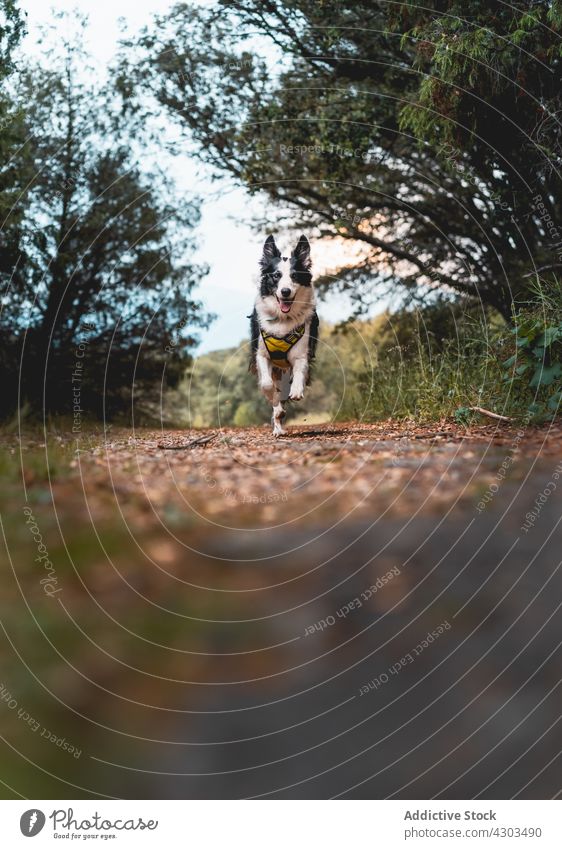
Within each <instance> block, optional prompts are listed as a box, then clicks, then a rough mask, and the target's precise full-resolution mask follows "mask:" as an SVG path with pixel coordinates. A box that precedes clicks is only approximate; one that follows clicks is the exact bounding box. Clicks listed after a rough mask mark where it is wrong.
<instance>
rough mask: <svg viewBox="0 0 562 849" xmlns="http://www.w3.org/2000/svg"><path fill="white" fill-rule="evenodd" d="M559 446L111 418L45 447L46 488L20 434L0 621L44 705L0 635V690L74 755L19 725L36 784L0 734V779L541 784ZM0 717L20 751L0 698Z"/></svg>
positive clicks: (510, 436) (190, 788) (239, 791)
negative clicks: (278, 432)
mask: <svg viewBox="0 0 562 849" xmlns="http://www.w3.org/2000/svg"><path fill="white" fill-rule="evenodd" d="M206 437H212V439H210V440H209V441H207V442H205V443H204V444H201V443H200V444H199V445H197V446H194V447H191V448H185V447H183V448H182V447H181V446H184V445H185V444H186V443H189V442H190V441H191V440H194V439H205V438H206ZM560 437H561V431H560V427H559V426H558V425H556V426H554V427H537V428H527V429H526V430H524V431H523V430H521V431H519V430H518V429H517V428H513V427H505V425H501V426H495V425H482V426H479V427H471V428H468V429H464V428H459V427H456V426H454V425H452V424H450V423H443V424H440V425H438V426H432V427H423V428H421V427H416V426H413V425H405V424H397V423H392V422H390V423H389V422H385V423H379V424H362V423H357V422H351V423H346V424H339V423H338V424H334V425H330V426H314V427H306V428H305V427H296V426H295V427H292V428H290V429H289V434H288V435H287V436H286V437H284V438H283V439H280V440H273V438H272V436H271V434H270V432H269V428H265V427H264V428H245V429H231V428H225V429H223V430H220V431H219V430H199V431H189V432H188V431H180V430H168V431H165V432H161V431H154V430H150V429H142V430H137V431H135V432H134V433H133V432H132V431H131V430H127V429H122V428H116V427H113V428H111V429H110V431H109V433H107V434H106V436H105V438H104V437H103V435H100V434H99V433H98V434H93V433H92V434H90V435H88V434H87V433H84V434H83V435H81V436H80V439H79V446H80V452H79V454H78V455H76V454H75V453H74V442H75V436H73V435H72V434H70V433H64V432H61V433H59V434H58V436H56V437H55V443H56V445H58V446H59V447H58V448H56V447H55V448H53V443H52V438H51V439H50V440H49V443H48V446H47V449H48V453H49V466H50V471H49V477H50V480H45V477H44V472H42V471H41V467H40V465H39V463H38V461H37V457H36V454H37V451H38V450H43V451H44V450H45V446H44V445H43V446H41V444H40V443H39V440H38V439H37V435H36V434H35V435H34V436H30V437H29V438H25V439H22V441H21V445H20V446H19V447H21V449H22V457H23V466H24V478H25V481H26V487H27V501H26V502H24V501H23V499H22V494H21V480H19V482H17V483H16V482H14V483H8V484H7V485H6V487H5V489H4V490H3V491H2V492H1V493H0V502H1V503H2V513H3V525H4V529H5V533H6V540H7V546H8V550H9V552H10V561H9V563H8V565H7V569H6V574H7V575H8V577H9V578H10V577H11V576H12V575H14V576H15V577H16V579H17V581H11V580H10V581H8V583H7V585H6V587H5V590H4V600H3V610H2V620H3V625H4V627H5V628H6V633H8V634H10V635H12V639H15V641H16V644H17V646H18V649H19V650H20V651H21V652H23V656H24V657H26V658H30V659H31V660H30V662H31V664H32V667H33V671H34V672H35V674H36V675H37V678H38V680H40V681H42V682H45V686H46V687H47V688H48V690H49V692H51V693H53V694H54V695H53V697H52V698H49V699H46V697H45V690H44V689H43V686H40V685H39V684H36V683H34V681H33V680H31V679H30V677H29V675H28V674H27V671H26V669H25V667H24V666H23V664H22V662H21V660H20V657H19V656H17V655H15V654H14V652H13V650H12V647H11V645H10V644H8V642H6V641H4V643H2V642H0V660H1V661H2V664H3V675H4V678H3V681H4V683H5V685H6V686H7V687H8V688H9V690H10V692H11V693H13V694H14V697H15V698H16V699H17V700H18V703H20V702H21V703H22V704H24V706H25V709H26V711H28V712H29V713H30V714H32V715H33V716H34V717H40V719H41V721H42V722H43V723H44V724H45V725H48V726H49V728H51V729H52V730H53V731H54V732H56V733H58V734H60V735H64V737H65V738H66V740H67V741H69V742H70V743H72V744H75V745H77V746H79V748H80V750H81V754H80V756H79V759H75V757H72V756H69V755H68V754H66V753H65V752H63V751H62V750H61V749H57V748H56V747H55V746H53V745H50V744H49V743H45V744H44V745H43V744H42V741H40V743H41V746H42V747H41V748H40V751H39V759H40V763H41V766H42V767H43V768H46V769H48V770H49V772H50V773H51V774H52V775H53V776H58V777H59V778H60V781H59V780H58V779H57V780H55V779H51V778H48V777H45V776H46V774H44V773H39V772H37V771H36V770H33V769H32V768H31V767H30V766H29V765H27V764H26V762H25V761H22V759H21V758H19V757H17V756H16V755H15V754H14V752H13V751H12V750H7V751H6V752H5V753H4V755H3V764H2V766H1V767H0V778H5V779H6V780H7V779H9V781H10V783H12V782H14V781H15V782H16V784H17V783H18V782H19V783H21V784H22V786H26V787H27V788H28V789H29V788H30V787H31V788H33V794H32V795H33V796H34V797H37V798H48V797H49V795H50V794H52V796H53V797H57V798H64V796H65V793H66V794H68V792H69V791H68V785H67V784H65V783H64V782H65V781H69V782H71V784H72V786H73V790H72V793H73V795H76V794H77V795H82V791H80V790H79V789H78V790H77V789H76V787H78V788H86V790H84V791H83V792H94V793H99V794H101V795H102V796H103V795H112V796H117V797H123V796H125V797H128V798H146V797H148V798H167V797H174V798H223V797H225V798H239V797H247V796H256V795H266V796H271V797H273V798H280V797H283V796H294V797H297V798H299V797H300V798H303V797H304V798H326V797H330V796H335V795H340V794H343V795H346V796H347V797H366V798H383V797H385V796H388V795H394V796H396V797H401V798H428V797H432V796H439V795H441V796H443V797H444V798H470V797H472V796H474V795H475V794H476V793H479V792H481V791H482V790H483V788H487V790H486V792H485V794H484V798H493V797H496V798H510V797H511V796H512V795H514V794H516V793H519V794H520V795H521V796H522V797H523V798H524V797H531V798H536V797H539V798H543V797H550V796H552V795H554V794H555V793H557V792H558V790H559V769H558V765H557V763H556V760H555V759H553V753H556V752H557V751H559V744H560V731H559V728H560V726H559V724H557V723H558V722H559V707H560V701H559V694H558V690H557V689H556V687H557V686H558V683H559V671H560V667H559V658H558V657H557V654H556V652H557V646H559V640H560V633H559V631H560V629H559V614H558V612H557V611H558V607H559V604H560V597H561V595H562V586H561V579H560V575H561V571H562V570H560V550H561V549H562V534H561V532H560V516H561V506H560V505H561V502H560V489H561V488H562V464H561V463H560V460H561V459H562V458H561V447H562V443H561V439H560ZM11 441H12V443H13V442H14V440H13V439H12V440H11ZM163 445H164V446H166V447H159V446H163ZM174 449H177V450H174ZM9 451H10V452H14V453H13V455H10V456H12V457H13V462H14V469H13V470H12V471H13V475H14V481H16V480H17V476H18V475H19V474H20V471H19V457H18V454H17V447H12V448H10V449H9ZM8 453H9V452H8ZM24 504H25V505H26V507H25V509H26V510H30V511H31V517H29V516H28V518H26V516H25V514H24V515H23V516H22V506H24ZM528 514H529V515H531V516H532V520H528V519H527V515H528ZM30 523H31V524H30ZM525 523H527V525H528V526H527V527H525ZM37 529H38V530H39V533H40V534H41V537H40V538H41V544H44V545H45V546H46V549H47V551H48V556H49V558H50V560H49V562H50V563H51V564H52V568H53V570H54V582H55V583H54V586H55V588H56V590H55V592H56V594H54V595H52V596H50V595H48V594H47V592H46V589H45V588H44V587H43V586H42V585H41V584H40V578H41V577H42V575H43V574H44V569H43V568H42V566H41V564H38V563H37V562H36V560H35V558H36V555H37V544H38V543H37V539H36V538H34V537H33V536H32V535H31V534H30V530H31V531H32V532H33V533H36V531H37ZM30 611H32V613H33V618H32V617H31V616H30ZM39 626H40V627H39ZM45 635H46V636H47V637H48V641H47V639H45ZM0 724H1V725H2V730H3V731H5V733H6V735H7V738H8V739H9V740H10V741H11V742H12V743H13V745H14V746H15V747H16V749H18V748H21V749H22V750H23V751H24V752H25V751H29V752H30V753H32V754H34V756H35V753H34V750H33V748H32V747H33V744H34V743H35V745H38V744H37V740H36V739H35V737H34V736H33V735H32V734H31V735H30V733H29V729H28V728H27V727H26V726H25V723H22V722H21V721H20V720H19V719H18V717H17V715H16V713H15V711H14V712H12V713H10V712H6V711H5V712H4V714H0ZM26 747H27V748H26Z"/></svg>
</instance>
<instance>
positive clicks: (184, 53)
mask: <svg viewBox="0 0 562 849" xmlns="http://www.w3.org/2000/svg"><path fill="white" fill-rule="evenodd" d="M561 24H562V21H561V9H560V3H559V2H555V3H552V2H537V0H529V2H521V3H517V4H515V5H514V4H504V3H495V2H492V3H490V2H487V3H484V2H468V3H467V2H464V3H460V2H458V3H457V2H428V3H424V4H422V5H421V6H420V5H419V4H409V3H404V4H396V3H386V2H373V0H358V2H354V3H352V4H350V3H346V2H344V0H323V2H319V3H310V2H307V0H282V2H263V0H222V2H217V3H216V4H215V5H212V6H207V7H205V8H203V9H201V7H200V6H196V5H195V4H193V5H191V4H187V3H179V4H177V5H176V6H175V7H174V8H173V10H172V11H171V12H170V13H169V14H168V15H166V16H164V17H161V18H159V19H158V20H157V21H156V24H155V25H154V26H153V27H151V28H149V29H147V30H146V31H145V32H144V33H143V34H142V36H141V37H140V38H139V39H137V40H136V41H135V42H131V43H129V44H128V46H127V51H126V52H125V54H124V59H123V66H122V74H121V90H122V92H123V94H124V95H125V97H126V98H129V100H134V94H135V91H136V92H137V94H139V93H140V97H141V100H139V97H138V96H137V98H136V107H137V108H138V109H139V108H140V107H141V106H142V104H143V103H146V101H145V97H146V93H147V92H148V91H151V92H152V93H153V95H154V97H155V98H156V100H157V102H158V103H159V104H160V105H161V106H164V107H165V108H166V109H167V110H168V111H169V114H171V115H172V116H173V117H174V118H175V119H177V121H178V123H179V125H180V126H181V127H182V128H183V129H185V130H186V131H187V132H188V133H189V135H190V136H191V138H192V139H193V140H194V141H195V142H196V144H197V152H198V155H199V156H200V157H201V158H202V159H203V160H204V161H205V162H208V163H211V164H212V165H213V166H214V167H215V168H216V169H217V172H218V173H221V174H228V175H230V176H231V177H233V178H234V179H235V180H236V181H238V182H239V183H241V184H243V185H245V186H246V187H247V188H248V189H249V191H250V192H252V193H260V194H264V193H265V194H266V195H267V196H268V198H269V200H270V202H272V204H273V205H274V206H275V208H276V210H277V216H276V220H277V222H281V223H286V224H289V226H295V227H297V228H299V229H300V228H303V227H304V228H306V227H311V228H312V227H315V228H317V233H318V234H319V235H322V236H326V237H329V238H332V237H336V236H339V237H341V238H343V239H345V240H350V241H352V242H356V243H357V242H358V243H361V244H362V245H363V246H364V248H365V249H366V251H367V258H366V260H364V261H362V262H361V263H360V264H358V263H351V264H350V267H344V268H342V269H341V273H340V275H339V285H340V286H342V287H352V288H354V289H355V290H357V289H360V288H361V287H363V286H364V285H365V284H366V283H370V284H372V283H373V282H376V283H378V284H379V286H381V287H382V286H384V285H386V286H387V287H388V288H389V289H390V290H392V291H394V290H395V289H396V287H397V285H398V284H400V286H405V287H406V290H407V291H410V292H411V293H419V292H420V291H427V289H444V288H445V289H447V290H448V291H453V292H459V293H462V294H465V295H466V294H468V295H470V296H473V297H475V298H477V299H480V300H482V301H483V302H484V303H486V304H489V305H491V306H493V307H495V308H496V309H497V310H499V311H500V312H501V314H502V315H503V316H504V317H506V318H510V317H511V315H512V304H513V301H514V299H518V298H521V297H524V296H525V293H526V292H527V290H528V278H526V277H525V274H526V273H528V272H529V271H531V270H532V269H533V268H534V267H541V266H543V265H550V264H554V263H557V262H559V259H558V258H557V255H556V254H555V248H554V244H553V236H552V229H551V228H550V229H549V225H548V221H547V220H546V218H545V216H546V215H548V216H550V220H552V221H555V220H556V219H557V218H558V220H560V218H561V215H560V213H561V212H562V210H561V200H560V197H561V196H560V192H559V191H558V190H557V181H558V179H559V176H558V168H559V166H560V164H561V154H562V128H561V123H562V122H561V121H560V117H561V116H562V113H560V111H559V110H560V109H561V108H562V102H561V97H562V95H561V92H562V85H561V83H562V79H561V76H562V75H561V68H562V66H561V60H560V44H561V41H560V34H561V32H560V31H561ZM538 195H540V197H541V199H542V200H541V202H542V203H543V204H544V210H546V213H545V212H543V208H537V206H536V198H537V196H538ZM323 282H324V284H325V285H328V281H323ZM420 284H424V285H422V286H420ZM330 285H333V281H330Z"/></svg>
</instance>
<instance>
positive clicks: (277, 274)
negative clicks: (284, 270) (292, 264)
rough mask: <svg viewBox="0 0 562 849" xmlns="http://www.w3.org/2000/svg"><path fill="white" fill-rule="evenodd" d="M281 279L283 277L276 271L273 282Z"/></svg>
mask: <svg viewBox="0 0 562 849" xmlns="http://www.w3.org/2000/svg"><path fill="white" fill-rule="evenodd" d="M282 277H283V275H282V274H281V272H280V271H276V272H275V274H274V275H273V279H274V280H281V278H282Z"/></svg>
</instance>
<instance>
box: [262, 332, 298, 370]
mask: <svg viewBox="0 0 562 849" xmlns="http://www.w3.org/2000/svg"><path fill="white" fill-rule="evenodd" d="M261 336H262V339H263V341H264V344H265V347H266V348H267V351H268V353H269V356H270V359H271V360H273V364H274V365H275V366H277V368H290V366H291V364H290V363H289V359H288V356H287V355H288V353H289V351H290V350H291V348H292V347H294V345H296V344H297V342H298V341H299V339H302V337H303V336H304V324H301V325H300V327H295V329H294V330H292V331H291V332H290V333H287V335H286V336H273V335H272V334H271V333H266V332H265V330H262V331H261Z"/></svg>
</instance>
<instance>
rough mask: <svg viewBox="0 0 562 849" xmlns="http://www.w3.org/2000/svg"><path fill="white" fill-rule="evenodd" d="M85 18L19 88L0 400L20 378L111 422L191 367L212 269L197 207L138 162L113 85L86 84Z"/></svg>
mask: <svg viewBox="0 0 562 849" xmlns="http://www.w3.org/2000/svg"><path fill="white" fill-rule="evenodd" d="M58 23H59V26H60V25H61V22H60V21H59V22H58ZM84 26H85V23H84V22H83V21H82V22H81V23H79V25H78V33H77V34H76V37H75V38H72V39H71V40H70V41H69V42H67V43H64V44H61V43H60V38H59V40H58V42H57V43H55V46H54V47H52V48H50V49H49V50H48V51H47V53H46V55H45V60H44V61H43V62H42V63H40V64H37V65H34V66H31V65H30V66H27V67H24V68H23V69H22V70H21V71H20V73H19V74H18V78H17V81H16V83H15V85H14V99H15V103H16V108H18V107H19V108H20V111H21V113H22V114H23V115H24V119H23V122H24V127H25V140H24V144H23V145H21V146H20V148H19V149H18V151H17V152H15V153H14V156H13V159H12V161H13V168H14V172H15V175H16V176H17V175H19V176H20V177H21V175H25V177H26V179H25V186H24V190H23V191H22V192H21V193H20V195H19V197H18V202H17V206H16V208H15V210H14V221H15V224H11V222H8V227H7V232H11V233H12V242H13V243H15V242H16V241H17V247H18V251H19V253H18V256H17V259H16V261H15V262H14V263H13V266H12V267H9V264H8V267H7V268H6V269H5V271H4V275H3V276H4V286H3V307H2V313H1V316H0V326H1V327H2V328H3V331H4V334H5V335H4V340H5V342H4V351H3V360H4V368H5V372H6V374H5V375H4V378H3V380H4V386H5V387H6V383H8V385H10V386H11V388H12V390H13V391H12V392H11V393H7V394H5V399H4V404H5V405H6V404H9V403H13V401H14V397H15V393H16V386H15V383H16V381H19V386H20V389H19V392H20V402H22V401H29V402H30V403H31V404H32V406H33V407H40V406H42V405H44V406H45V407H46V408H47V409H48V410H50V411H55V412H72V410H73V407H74V406H75V402H76V400H77V399H78V400H79V404H80V406H81V408H82V411H83V412H95V413H96V414H99V415H101V414H103V415H110V416H111V415H114V414H117V413H119V412H121V411H124V410H126V409H127V408H130V406H131V402H132V400H135V401H142V402H146V401H147V400H148V399H147V398H146V397H145V396H147V394H148V390H150V393H149V394H150V396H153V395H154V394H155V393H156V397H157V395H158V390H159V389H160V388H161V386H162V387H164V386H166V385H174V384H175V383H177V381H178V380H179V378H180V376H181V374H183V371H184V370H185V367H186V365H187V363H188V362H189V359H188V358H187V355H186V353H185V350H186V348H188V347H189V346H190V345H193V343H194V341H195V337H194V335H193V332H194V330H195V329H196V328H197V327H198V326H201V325H202V324H204V323H205V320H206V319H205V316H204V314H203V312H202V310H201V307H200V305H199V304H198V302H197V301H195V300H194V299H193V297H192V294H191V292H192V289H193V287H194V285H195V284H196V282H198V281H199V280H200V278H201V276H202V275H203V274H204V273H205V269H203V268H200V267H198V266H196V265H195V264H193V262H192V260H191V259H190V257H191V256H192V254H193V250H194V247H195V245H194V241H193V237H192V235H191V231H192V228H193V226H194V225H195V224H196V223H197V221H198V217H199V212H198V209H197V206H196V204H195V203H194V202H193V201H190V200H186V199H183V198H182V199H180V198H178V197H177V195H176V194H175V192H174V187H173V185H172V184H171V183H170V182H169V181H168V180H167V179H166V178H165V176H164V175H163V174H162V173H159V172H158V171H156V170H153V171H152V172H149V171H148V170H147V167H146V166H143V167H142V168H141V166H140V165H139V164H138V162H137V157H138V156H139V155H140V156H142V148H141V149H140V150H139V145H138V144H137V145H136V146H135V144H134V142H133V140H132V139H131V137H130V136H129V134H128V131H127V126H126V123H125V122H123V121H122V120H121V118H120V116H119V115H118V114H117V112H116V109H115V106H114V98H113V94H112V88H111V86H106V87H103V86H101V85H94V84H91V85H90V84H89V83H88V82H87V80H89V79H95V74H94V73H93V72H92V73H91V74H88V73H87V72H86V70H87V64H88V57H87V56H86V54H85V52H84V50H83V48H82V41H81V31H82V29H83V27H84ZM135 153H136V154H137V156H135ZM16 184H17V179H16V177H14V180H13V183H12V188H13V187H14V186H15V185H16ZM79 345H83V346H84V347H83V348H79V347H78V346H79ZM77 352H78V354H77ZM77 357H78V358H79V359H80V360H81V363H80V368H81V369H82V372H81V375H80V380H79V381H77V380H76V363H77ZM20 358H21V367H20ZM73 378H74V379H73ZM75 389H78V390H79V391H78V393H77V394H76V393H75V392H74V390H75ZM153 406H154V405H153ZM155 406H156V409H157V405H155Z"/></svg>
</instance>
